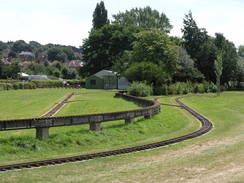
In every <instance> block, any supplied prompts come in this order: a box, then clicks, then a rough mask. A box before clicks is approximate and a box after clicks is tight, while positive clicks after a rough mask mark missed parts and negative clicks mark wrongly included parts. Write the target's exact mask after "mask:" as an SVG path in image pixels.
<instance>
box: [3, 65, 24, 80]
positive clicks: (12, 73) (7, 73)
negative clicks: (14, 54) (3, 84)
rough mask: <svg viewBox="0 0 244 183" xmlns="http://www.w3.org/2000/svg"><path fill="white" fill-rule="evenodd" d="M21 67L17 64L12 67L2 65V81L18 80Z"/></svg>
mask: <svg viewBox="0 0 244 183" xmlns="http://www.w3.org/2000/svg"><path fill="white" fill-rule="evenodd" d="M19 72H20V67H19V65H18V64H17V63H15V64H12V65H4V64H0V78H2V79H9V78H11V79H17V78H18V73H19Z"/></svg>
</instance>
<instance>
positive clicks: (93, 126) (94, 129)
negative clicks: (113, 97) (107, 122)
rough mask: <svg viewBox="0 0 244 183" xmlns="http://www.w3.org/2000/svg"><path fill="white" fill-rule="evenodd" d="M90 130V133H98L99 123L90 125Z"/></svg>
mask: <svg viewBox="0 0 244 183" xmlns="http://www.w3.org/2000/svg"><path fill="white" fill-rule="evenodd" d="M90 130H92V131H99V130H101V125H100V123H94V122H93V123H90Z"/></svg>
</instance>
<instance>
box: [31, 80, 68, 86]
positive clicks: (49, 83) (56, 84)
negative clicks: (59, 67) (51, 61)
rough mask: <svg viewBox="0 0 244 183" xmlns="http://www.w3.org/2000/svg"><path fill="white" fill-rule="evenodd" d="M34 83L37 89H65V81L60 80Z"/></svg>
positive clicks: (36, 81)
mask: <svg viewBox="0 0 244 183" xmlns="http://www.w3.org/2000/svg"><path fill="white" fill-rule="evenodd" d="M32 83H34V84H35V85H36V87H37V88H51V87H63V86H64V85H63V81H60V80H32Z"/></svg>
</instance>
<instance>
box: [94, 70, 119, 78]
mask: <svg viewBox="0 0 244 183" xmlns="http://www.w3.org/2000/svg"><path fill="white" fill-rule="evenodd" d="M116 75H117V72H113V71H109V70H101V71H99V72H97V73H96V74H94V75H93V76H97V77H99V78H101V79H103V77H104V76H116Z"/></svg>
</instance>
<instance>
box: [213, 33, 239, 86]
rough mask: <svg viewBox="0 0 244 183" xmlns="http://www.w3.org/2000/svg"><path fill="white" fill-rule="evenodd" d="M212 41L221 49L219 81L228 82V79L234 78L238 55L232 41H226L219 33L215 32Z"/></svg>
mask: <svg viewBox="0 0 244 183" xmlns="http://www.w3.org/2000/svg"><path fill="white" fill-rule="evenodd" d="M214 43H215V45H216V47H217V49H218V50H219V51H222V62H223V74H222V77H221V82H222V83H228V81H230V80H235V79H236V78H235V77H236V70H237V61H238V55H237V52H236V47H235V45H234V43H232V42H230V41H228V40H227V39H226V38H225V37H224V35H223V34H221V33H216V34H215V40H214ZM217 55H218V53H217Z"/></svg>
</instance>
